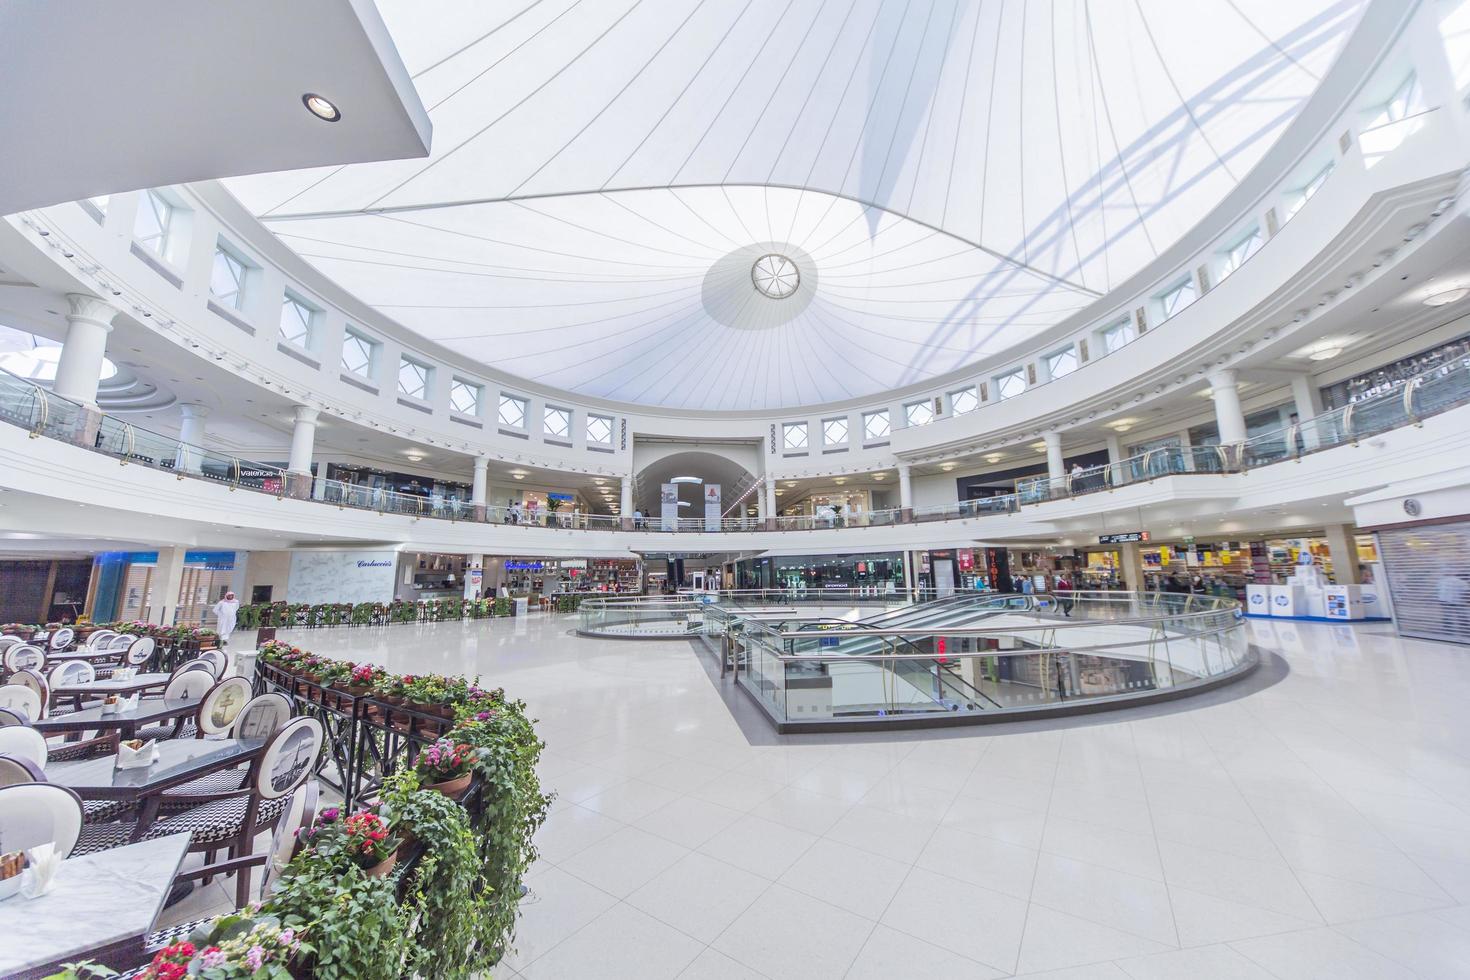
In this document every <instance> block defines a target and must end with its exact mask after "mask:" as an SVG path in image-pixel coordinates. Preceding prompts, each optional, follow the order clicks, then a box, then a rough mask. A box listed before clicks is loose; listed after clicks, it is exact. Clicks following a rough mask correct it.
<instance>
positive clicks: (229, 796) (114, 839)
mask: <svg viewBox="0 0 1470 980" xmlns="http://www.w3.org/2000/svg"><path fill="white" fill-rule="evenodd" d="M324 738H325V730H324V729H323V728H322V723H321V722H320V721H318V720H317V719H315V718H308V717H305V716H302V717H298V718H293V719H291V721H290V722H288V723H287V724H286V725H284V726H282V728H281V729H280V730H279V731H277V732H276V733H275V734H274V735H272V736H271V738H270V740H269V741H267V742H266V744H265V748H264V750H263V751H262V752H261V754H260V755H258V756H256V757H255V760H254V761H253V762H251V764H250V771H249V774H248V776H247V777H246V781H245V785H244V786H243V787H241V788H240V789H236V790H229V791H226V792H222V793H201V794H199V795H197V796H195V797H193V798H192V799H189V800H187V802H189V803H192V804H195V805H194V806H192V807H191V808H190V809H187V810H184V811H182V812H180V813H176V814H172V815H170V816H169V817H168V819H166V820H159V821H157V822H156V823H154V824H153V825H152V826H151V827H149V828H148V829H147V830H146V831H144V833H143V835H142V839H143V840H149V839H151V838H154V837H162V836H165V835H168V834H176V833H179V832H180V831H185V830H187V831H189V832H190V833H192V834H193V839H192V840H191V841H190V844H189V849H190V850H191V851H205V852H207V853H208V854H213V853H214V852H216V851H218V850H219V849H220V848H222V847H227V848H228V849H229V858H228V859H227V860H225V861H224V862H221V863H220V864H213V863H210V864H206V865H205V866H204V867H202V868H199V869H196V870H195V871H193V872H191V873H190V874H191V876H204V877H208V876H212V875H215V874H225V873H228V872H230V871H235V872H237V873H236V876H235V904H236V905H237V906H238V907H241V908H243V907H244V906H245V903H246V902H248V901H249V900H250V878H249V875H248V873H247V869H248V868H249V867H250V866H253V865H257V864H262V863H264V862H265V861H267V860H268V859H269V856H268V855H266V854H252V853H250V851H251V846H252V844H253V842H254V840H255V837H256V835H257V834H259V833H260V832H261V831H263V830H265V829H266V828H268V827H270V826H271V825H272V824H273V823H275V821H277V820H278V819H280V817H281V814H282V813H284V812H286V810H287V809H288V808H289V807H290V805H291V802H292V797H293V794H294V793H295V791H296V790H297V788H298V787H300V786H301V785H302V784H303V783H305V782H306V781H307V780H308V779H310V778H311V777H312V774H313V773H314V772H315V770H316V760H317V757H318V756H319V755H320V754H321V750H322V742H323V740H324ZM180 802H184V800H183V799H182V798H181V799H180ZM133 830H134V828H133V825H132V824H129V823H115V824H105V825H94V826H91V827H87V828H86V829H85V830H84V831H83V832H82V838H81V840H80V841H79V843H78V845H77V851H78V852H79V853H83V854H91V853H94V852H96V851H101V850H107V849H108V848H111V847H117V846H119V845H121V844H125V843H127V842H129V841H130V840H131V839H132V836H133Z"/></svg>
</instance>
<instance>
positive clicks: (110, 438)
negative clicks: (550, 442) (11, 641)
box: [0, 360, 1470, 534]
mask: <svg viewBox="0 0 1470 980" xmlns="http://www.w3.org/2000/svg"><path fill="white" fill-rule="evenodd" d="M1467 403H1470V363H1467V362H1466V361H1464V360H1461V361H1457V362H1454V363H1451V364H1446V365H1442V366H1439V367H1436V368H1434V369H1433V370H1430V371H1428V372H1425V373H1424V374H1421V375H1418V376H1416V377H1414V378H1411V379H1409V380H1408V381H1407V382H1406V383H1404V384H1402V385H1399V386H1397V387H1394V388H1392V389H1389V390H1387V391H1383V392H1379V393H1376V394H1374V395H1371V396H1369V397H1365V398H1362V399H1360V400H1358V401H1356V402H1353V403H1351V404H1349V405H1346V406H1343V407H1342V408H1337V409H1333V410H1331V411H1329V412H1324V413H1323V414H1321V415H1318V416H1316V417H1314V418H1310V419H1305V420H1302V421H1301V422H1299V423H1297V424H1293V425H1290V426H1285V427H1283V428H1280V429H1276V430H1273V431H1271V432H1266V433H1262V434H1260V435H1257V436H1254V437H1252V438H1251V439H1249V440H1247V441H1246V442H1243V443H1239V444H1235V445H1223V446H1191V447H1187V448H1184V447H1173V448H1163V449H1153V450H1149V451H1148V452H1145V453H1141V454H1139V455H1137V456H1132V457H1129V458H1127V459H1123V460H1119V461H1117V462H1114V463H1109V464H1106V465H1103V466H1097V467H1092V468H1090V469H1085V470H1081V471H1077V472H1074V473H1069V474H1067V475H1065V476H1062V477H1058V478H1055V479H1050V478H1045V477H1043V478H1036V479H1025V480H1021V481H1018V482H1017V484H1016V490H1015V492H1014V493H1009V494H1002V495H999V496H994V497H988V498H984V499H980V500H967V501H959V502H956V503H952V504H943V505H937V506H927V507H915V508H911V509H910V510H909V511H908V512H907V513H905V512H904V511H902V510H897V509H889V510H873V511H865V512H860V513H853V514H847V515H829V516H813V515H795V516H780V517H775V518H771V519H770V520H761V519H756V518H749V517H727V518H723V519H721V520H720V523H719V527H720V530H721V531H727V532H738V531H747V532H749V531H763V530H768V529H774V530H779V531H813V530H828V529H835V528H847V527H883V526H890V525H894V524H901V523H907V522H925V521H946V520H958V519H965V518H973V517H980V516H985V515H989V514H1007V513H1014V512H1015V511H1017V510H1019V509H1020V508H1022V507H1025V506H1030V505H1035V504H1041V503H1046V502H1048V501H1054V500H1061V499H1066V498H1070V497H1077V496H1085V495H1087V494H1090V493H1098V492H1104V491H1109V490H1115V489H1117V488H1119V487H1125V486H1129V485H1131V484H1136V483H1146V482H1149V481H1152V480H1157V479H1160V478H1163V477H1173V476H1186V475H1192V474H1224V473H1238V472H1241V471H1244V470H1248V469H1251V468H1253V467H1258V466H1267V465H1271V464H1273V463H1279V462H1283V461H1285V460H1291V459H1297V458H1300V457H1302V456H1305V455H1308V454H1311V453H1314V452H1320V451H1322V450H1326V449H1331V448H1333V447H1336V446H1341V445H1346V444H1352V443H1356V442H1357V441H1358V440H1360V439H1363V438H1366V437H1369V436H1373V435H1377V434H1380V433H1383V432H1387V431H1390V430H1392V429H1397V428H1402V427H1403V426H1406V425H1412V424H1417V423H1418V422H1419V421H1421V420H1422V419H1424V418H1427V417H1429V416H1432V415H1436V414H1439V413H1441V412H1446V411H1449V410H1450V409H1453V408H1458V407H1460V406H1462V405H1465V404H1467ZM0 421H3V422H7V423H9V424H11V425H15V426H19V427H21V428H24V429H27V430H29V431H30V432H31V434H32V435H34V436H38V437H39V436H44V437H47V438H52V439H59V440H63V441H66V442H70V443H73V444H76V445H80V446H83V447H85V448H88V449H92V450H94V451H96V452H99V453H104V454H106V455H108V456H112V457H115V458H117V459H119V460H120V461H122V462H124V463H134V464H138V465H143V466H150V467H154V468H157V469H163V470H169V471H171V472H174V473H176V474H178V476H179V477H180V478H181V479H182V478H186V477H187V478H194V479H200V480H208V481H211V482H215V483H223V484H227V485H229V486H231V487H235V488H240V489H246V490H254V491H258V492H261V493H270V494H274V495H276V496H292V497H300V498H310V499H314V500H317V501H320V502H321V503H324V504H330V505H333V506H337V507H341V508H352V509H357V510H372V511H377V512H379V513H383V514H400V515H408V516H412V517H420V518H434V519H439V520H450V521H473V522H479V523H492V524H503V525H507V526H537V527H552V528H565V529H573V530H595V531H622V530H629V529H631V530H637V531H642V532H666V533H673V534H679V533H686V534H687V533H703V532H705V531H706V527H707V526H706V523H705V521H704V519H703V518H680V519H678V520H677V521H675V522H674V523H673V524H672V526H671V527H669V528H664V526H663V524H662V522H661V521H659V520H658V519H657V518H654V517H643V518H641V519H640V520H638V521H636V522H635V521H633V520H632V519H631V518H630V519H627V520H624V519H622V518H619V517H613V516H609V515H605V514H584V513H580V512H578V513H572V512H570V511H567V510H566V509H562V510H558V511H554V512H547V511H543V512H541V513H540V514H538V515H537V516H536V517H535V518H534V519H533V518H532V517H531V515H530V514H529V513H527V512H526V511H523V510H518V509H512V508H508V507H504V506H494V505H483V506H475V505H473V504H471V503H469V502H467V501H462V500H458V501H456V500H448V499H445V498H438V497H427V496H418V495H414V494H406V493H398V492H395V491H389V490H383V489H381V488H371V487H363V486H359V485H357V484H351V483H343V482H341V481H337V480H327V479H312V478H309V477H306V476H305V475H303V474H288V473H287V472H286V471H284V470H282V469H280V468H279V467H274V466H269V465H266V464H263V463H257V462H254V461H251V460H244V459H240V458H239V457H237V456H234V455H232V454H229V453H225V452H221V451H219V450H216V449H211V448H209V447H204V446H194V445H188V444H184V443H181V442H179V441H178V440H177V439H174V438H171V437H169V436H165V435H162V434H159V433H156V432H151V431H149V430H147V429H143V428H139V427H138V426H135V425H133V424H132V423H130V422H126V421H124V420H122V419H119V418H115V417H113V416H109V415H105V414H101V413H98V412H96V411H95V410H90V409H86V408H84V407H83V406H81V405H78V404H76V403H75V402H72V401H69V400H67V399H65V398H62V397H60V396H58V395H56V394H54V393H52V392H50V391H48V390H47V389H45V388H42V387H41V386H39V385H36V384H33V383H32V382H30V381H27V380H25V379H23V378H20V377H17V376H15V375H12V374H9V373H5V372H0Z"/></svg>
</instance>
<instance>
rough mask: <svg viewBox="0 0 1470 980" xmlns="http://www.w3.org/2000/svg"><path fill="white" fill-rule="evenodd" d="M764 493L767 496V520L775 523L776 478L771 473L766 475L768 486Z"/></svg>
mask: <svg viewBox="0 0 1470 980" xmlns="http://www.w3.org/2000/svg"><path fill="white" fill-rule="evenodd" d="M763 492H764V493H765V495H766V518H767V519H768V520H773V521H774V520H775V519H776V478H775V477H774V476H772V475H771V474H769V473H767V474H766V485H765V487H764V488H763Z"/></svg>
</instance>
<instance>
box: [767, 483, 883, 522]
mask: <svg viewBox="0 0 1470 980" xmlns="http://www.w3.org/2000/svg"><path fill="white" fill-rule="evenodd" d="M872 509H873V495H872V493H871V492H870V491H868V490H866V489H855V490H847V489H844V488H842V487H833V488H831V489H827V490H813V491H812V492H811V494H810V495H809V496H808V497H806V499H804V500H801V501H799V502H798V503H796V504H793V505H792V506H790V507H787V508H786V509H785V510H783V511H781V514H782V516H786V517H798V516H804V517H814V518H816V519H817V522H818V523H819V524H826V525H828V526H831V527H843V526H845V525H847V524H859V523H861V522H862V520H863V515H864V514H866V513H868V512H869V511H870V510H872Z"/></svg>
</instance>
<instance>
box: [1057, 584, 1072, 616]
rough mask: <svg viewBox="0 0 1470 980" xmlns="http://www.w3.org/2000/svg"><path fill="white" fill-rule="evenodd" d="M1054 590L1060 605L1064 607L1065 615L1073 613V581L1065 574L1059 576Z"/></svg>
mask: <svg viewBox="0 0 1470 980" xmlns="http://www.w3.org/2000/svg"><path fill="white" fill-rule="evenodd" d="M1052 591H1053V592H1055V593H1056V594H1057V602H1058V605H1060V606H1061V607H1062V615H1063V616H1069V617H1070V616H1071V615H1072V602H1073V600H1072V582H1071V581H1070V580H1069V579H1068V578H1067V576H1066V575H1065V574H1063V575H1058V576H1057V584H1056V585H1055V586H1053V588H1052Z"/></svg>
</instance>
